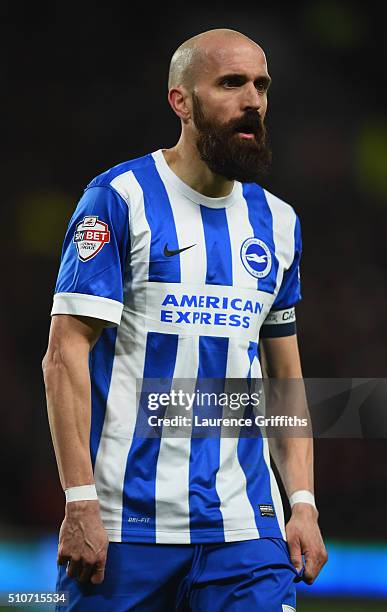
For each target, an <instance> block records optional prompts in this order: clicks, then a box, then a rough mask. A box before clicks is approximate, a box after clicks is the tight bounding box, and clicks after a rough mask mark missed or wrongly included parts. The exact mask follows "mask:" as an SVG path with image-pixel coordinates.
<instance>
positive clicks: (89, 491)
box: [65, 484, 98, 503]
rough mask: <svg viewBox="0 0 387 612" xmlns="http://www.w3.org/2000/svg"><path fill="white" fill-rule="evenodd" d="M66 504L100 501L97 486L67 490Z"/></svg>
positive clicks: (82, 486) (84, 486)
mask: <svg viewBox="0 0 387 612" xmlns="http://www.w3.org/2000/svg"><path fill="white" fill-rule="evenodd" d="M65 496H66V502H67V503H68V502H73V501H93V500H96V499H98V496H97V490H96V488H95V485H94V484H92V485H81V486H80V487H70V488H69V489H66V490H65Z"/></svg>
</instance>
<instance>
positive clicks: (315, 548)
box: [286, 503, 328, 584]
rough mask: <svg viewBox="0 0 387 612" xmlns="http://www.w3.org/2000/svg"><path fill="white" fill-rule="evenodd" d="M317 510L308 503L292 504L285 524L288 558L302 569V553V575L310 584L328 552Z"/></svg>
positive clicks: (297, 567) (296, 566) (298, 569)
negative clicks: (290, 514)
mask: <svg viewBox="0 0 387 612" xmlns="http://www.w3.org/2000/svg"><path fill="white" fill-rule="evenodd" d="M317 518H318V512H317V510H316V509H315V508H314V507H313V506H312V505H310V504H304V503H298V504H294V506H293V510H292V516H291V518H290V520H289V522H288V524H287V525H286V537H287V540H288V547H289V552H290V558H291V561H292V563H293V565H294V567H295V568H296V569H297V571H298V572H299V571H300V570H301V569H302V565H303V563H302V555H304V558H305V572H304V575H303V577H302V579H303V581H304V582H306V583H307V584H312V583H313V582H314V580H315V579H316V578H317V576H318V574H319V573H320V570H321V568H322V567H323V565H324V564H325V563H326V562H327V560H328V554H327V551H326V549H325V546H324V542H323V539H322V537H321V533H320V529H319V526H318V523H317Z"/></svg>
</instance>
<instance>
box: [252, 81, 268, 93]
mask: <svg viewBox="0 0 387 612" xmlns="http://www.w3.org/2000/svg"><path fill="white" fill-rule="evenodd" d="M255 87H256V89H257V90H258V91H266V89H267V84H266V83H265V81H258V83H256V84H255Z"/></svg>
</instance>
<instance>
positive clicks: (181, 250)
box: [164, 243, 196, 257]
mask: <svg viewBox="0 0 387 612" xmlns="http://www.w3.org/2000/svg"><path fill="white" fill-rule="evenodd" d="M194 246H196V244H190V246H187V247H184V248H183V249H176V250H174V251H170V250H169V249H168V243H167V244H166V245H165V247H164V255H165V257H172V255H178V254H179V253H182V252H183V251H186V250H187V249H192V247H194Z"/></svg>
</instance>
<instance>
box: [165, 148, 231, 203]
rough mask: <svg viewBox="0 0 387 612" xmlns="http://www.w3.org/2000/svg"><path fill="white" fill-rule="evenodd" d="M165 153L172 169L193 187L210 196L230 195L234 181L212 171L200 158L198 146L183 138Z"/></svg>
mask: <svg viewBox="0 0 387 612" xmlns="http://www.w3.org/2000/svg"><path fill="white" fill-rule="evenodd" d="M163 155H164V158H165V161H166V162H167V164H168V166H169V167H170V169H171V170H172V171H173V172H174V173H175V174H176V175H177V176H178V177H179V178H180V179H181V180H182V181H184V183H186V184H187V185H189V186H190V187H191V188H192V189H194V190H195V191H197V192H198V193H201V194H203V195H205V196H207V197H210V198H221V197H224V196H228V195H230V193H231V191H232V189H233V186H234V181H230V180H228V179H226V178H225V177H224V176H220V175H219V174H215V173H214V172H212V171H211V170H210V169H209V168H208V166H207V164H206V163H205V162H204V161H202V160H201V159H200V156H199V153H198V150H197V148H196V146H195V145H194V144H193V143H192V144H191V143H189V142H187V141H184V140H182V138H180V140H179V142H178V143H177V144H176V145H175V146H174V147H172V148H171V149H164V150H163Z"/></svg>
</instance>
